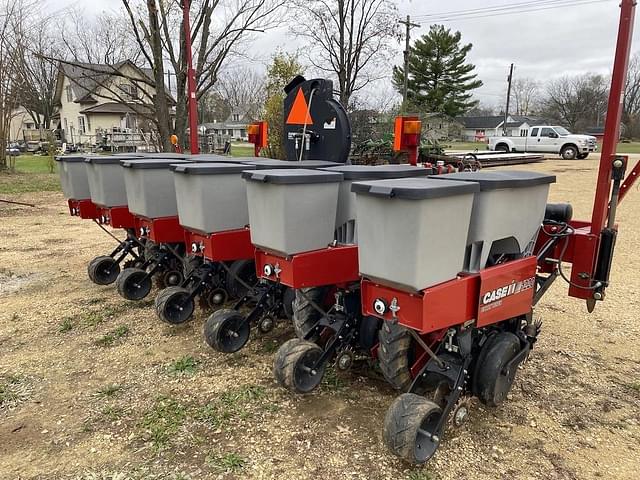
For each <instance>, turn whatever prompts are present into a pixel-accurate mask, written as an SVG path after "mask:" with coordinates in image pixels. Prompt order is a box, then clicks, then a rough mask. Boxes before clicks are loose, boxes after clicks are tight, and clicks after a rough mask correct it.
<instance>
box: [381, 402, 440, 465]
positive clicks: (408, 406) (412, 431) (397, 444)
mask: <svg viewBox="0 0 640 480" xmlns="http://www.w3.org/2000/svg"><path fill="white" fill-rule="evenodd" d="M441 416H442V409H441V408H440V407H439V406H438V405H436V404H435V403H433V402H432V401H431V400H427V399H426V398H424V397H421V396H420V395H416V394H414V393H403V394H402V395H400V396H399V397H398V398H396V399H395V400H394V401H393V403H392V404H391V406H390V407H389V410H387V414H386V416H385V418H384V430H383V433H382V438H383V439H384V443H385V444H386V445H387V447H388V448H389V449H390V450H391V451H392V452H393V453H394V454H395V455H397V456H399V457H400V458H402V459H404V460H406V461H407V462H410V463H424V462H426V461H427V460H429V459H430V458H431V457H432V456H433V454H434V453H435V452H436V450H437V449H438V445H439V444H440V432H437V431H436V427H437V425H438V422H439V421H440V417H441Z"/></svg>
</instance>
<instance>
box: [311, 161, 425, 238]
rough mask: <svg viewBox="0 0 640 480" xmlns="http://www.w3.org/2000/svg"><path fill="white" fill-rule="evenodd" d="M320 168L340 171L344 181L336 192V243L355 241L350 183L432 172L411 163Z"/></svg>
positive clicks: (419, 175)
mask: <svg viewBox="0 0 640 480" xmlns="http://www.w3.org/2000/svg"><path fill="white" fill-rule="evenodd" d="M322 170H326V171H328V172H338V173H342V175H343V176H344V181H343V182H342V183H341V184H340V191H339V193H338V214H337V217H336V233H335V238H336V240H337V241H338V243H347V244H353V243H357V241H358V237H357V231H356V195H355V193H353V192H351V184H352V183H353V182H357V181H362V180H384V179H391V178H407V177H425V176H427V175H430V174H432V173H433V171H432V169H428V168H420V167H414V166H411V165H376V166H366V165H339V166H336V167H327V168H323V169H322Z"/></svg>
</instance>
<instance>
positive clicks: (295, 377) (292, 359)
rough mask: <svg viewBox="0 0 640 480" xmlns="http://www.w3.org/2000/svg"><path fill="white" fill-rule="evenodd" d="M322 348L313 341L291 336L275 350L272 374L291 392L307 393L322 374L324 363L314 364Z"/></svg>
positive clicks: (315, 384) (314, 386)
mask: <svg viewBox="0 0 640 480" xmlns="http://www.w3.org/2000/svg"><path fill="white" fill-rule="evenodd" d="M322 353H323V352H322V349H321V348H320V347H319V346H318V345H316V344H315V343H312V342H308V341H306V340H301V339H299V338H293V339H291V340H289V341H287V342H285V343H284V344H283V345H282V346H281V347H280V348H279V349H278V351H277V353H276V357H275V360H274V362H273V374H274V376H275V378H276V380H277V381H278V383H279V384H280V386H282V387H284V388H286V389H287V390H289V391H290V392H293V393H309V392H311V391H312V390H314V389H315V388H316V387H317V386H318V385H320V382H321V381H322V377H323V376H324V370H325V366H326V363H323V364H322V365H316V363H317V361H318V359H319V358H320V357H321V356H322Z"/></svg>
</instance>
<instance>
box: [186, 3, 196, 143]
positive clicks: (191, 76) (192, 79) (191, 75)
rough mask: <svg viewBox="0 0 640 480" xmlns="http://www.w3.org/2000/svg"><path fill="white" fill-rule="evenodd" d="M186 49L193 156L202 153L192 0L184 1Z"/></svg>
mask: <svg viewBox="0 0 640 480" xmlns="http://www.w3.org/2000/svg"><path fill="white" fill-rule="evenodd" d="M182 1H183V5H182V13H183V24H184V39H185V49H186V53H187V110H188V112H189V140H190V145H191V148H190V150H191V154H192V155H197V154H198V153H200V146H199V145H198V103H197V101H196V71H195V70H194V69H193V54H192V52H191V25H190V21H189V11H190V9H191V1H190V0H182Z"/></svg>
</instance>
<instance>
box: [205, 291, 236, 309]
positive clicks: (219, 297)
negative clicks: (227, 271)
mask: <svg viewBox="0 0 640 480" xmlns="http://www.w3.org/2000/svg"><path fill="white" fill-rule="evenodd" d="M199 297H200V302H199V303H200V308H202V309H203V310H217V309H218V308H220V307H221V306H222V305H224V304H225V303H227V300H228V299H229V294H228V293H227V291H226V290H225V289H224V288H206V289H205V290H204V291H203V292H201V293H200V295H199Z"/></svg>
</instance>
